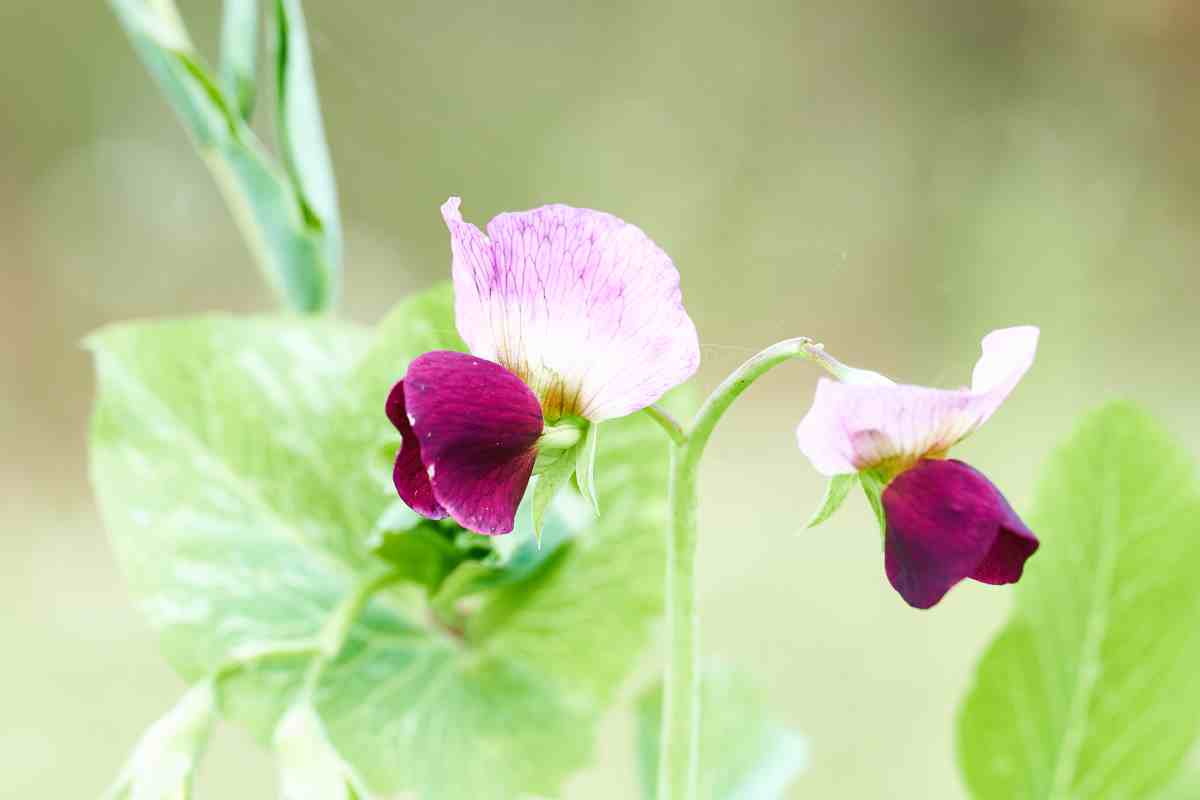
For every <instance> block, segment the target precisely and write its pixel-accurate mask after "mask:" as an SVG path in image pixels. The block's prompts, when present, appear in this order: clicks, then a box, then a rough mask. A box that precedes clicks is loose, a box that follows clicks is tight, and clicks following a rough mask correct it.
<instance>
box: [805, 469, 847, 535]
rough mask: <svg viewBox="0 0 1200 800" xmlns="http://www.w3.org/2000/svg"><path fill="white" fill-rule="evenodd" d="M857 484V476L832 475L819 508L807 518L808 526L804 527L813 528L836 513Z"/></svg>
mask: <svg viewBox="0 0 1200 800" xmlns="http://www.w3.org/2000/svg"><path fill="white" fill-rule="evenodd" d="M857 482H858V476H857V475H855V474H849V475H834V476H833V477H832V478H830V479H829V484H828V485H827V486H826V487H825V497H824V498H822V500H821V507H820V508H818V509H817V511H816V513H815V514H813V515H812V517H810V518H809V520H808V525H806V526H805V527H808V528H815V527H817V526H818V525H820V524H821V523H822V522H824V521H825V520H827V519H829V518H830V517H832V516H833V515H834V514H835V513H837V510H838V509H839V508H841V507H842V503H844V502H846V495H848V494H850V490H851V489H852V488H854V484H855V483H857Z"/></svg>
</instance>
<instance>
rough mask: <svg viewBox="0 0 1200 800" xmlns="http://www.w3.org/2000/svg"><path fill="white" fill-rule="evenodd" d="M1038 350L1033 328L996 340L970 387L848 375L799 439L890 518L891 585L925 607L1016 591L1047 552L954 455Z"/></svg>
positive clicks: (832, 384)
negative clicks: (962, 585)
mask: <svg viewBox="0 0 1200 800" xmlns="http://www.w3.org/2000/svg"><path fill="white" fill-rule="evenodd" d="M1037 340H1038V329H1037V328H1034V327H1028V326H1026V327H1017V328H1006V329H1003V330H998V331H993V332H992V333H990V334H988V335H987V336H986V337H984V339H983V355H982V356H981V357H980V359H979V361H978V363H976V365H975V371H974V373H973V374H972V378H971V387H970V388H969V389H956V390H943V389H931V388H926V387H923V386H905V385H898V384H895V383H893V382H892V381H890V380H888V379H887V378H884V377H883V376H881V375H878V374H877V373H872V372H866V371H863V370H849V369H848V370H846V372H845V373H844V375H843V376H842V377H843V381H833V380H829V379H827V378H822V379H821V381H820V382H819V383H818V385H817V392H816V397H815V399H814V400H813V405H812V408H811V409H810V410H809V412H808V414H807V415H806V416H805V417H804V419H803V420H802V421H801V423H800V426H799V428H798V429H797V431H796V433H797V438H798V440H799V443H800V449H801V451H803V452H804V454H805V455H806V456H808V459H809V460H810V461H811V462H812V464H813V466H814V467H816V469H817V470H818V471H819V472H821V473H823V474H825V475H829V476H832V477H834V479H835V481H837V480H839V476H854V475H857V476H858V477H859V478H860V479H861V480H862V483H863V487H864V488H865V489H866V490H867V493H868V497H871V498H872V501H873V503H876V510H877V511H881V512H882V517H883V520H882V522H883V526H884V568H885V571H886V572H887V577H888V580H889V581H890V582H891V584H892V586H893V587H895V589H896V591H897V592H899V593H900V596H901V597H903V598H904V600H905V601H906V602H907V603H908V604H909V605H911V606H913V607H914V608H929V607H931V606H933V605H935V604H936V603H937V602H938V601H939V600H941V599H942V597H944V596H945V594H946V592H948V591H949V590H950V588H951V587H953V586H954V585H955V584H957V583H958V582H959V581H961V580H963V579H964V578H971V579H973V580H976V581H981V582H983V583H990V584H1004V583H1015V582H1016V581H1017V580H1019V579H1020V577H1021V572H1022V570H1023V568H1024V565H1025V561H1026V559H1028V558H1029V557H1030V556H1031V555H1033V553H1034V551H1035V550H1037V548H1038V540H1037V537H1036V536H1034V534H1033V532H1032V531H1030V530H1029V528H1028V527H1027V526H1026V525H1025V523H1024V522H1022V521H1021V519H1020V517H1018V516H1017V514H1016V512H1014V511H1013V510H1012V508H1011V507H1010V506H1009V504H1008V501H1007V500H1005V498H1004V495H1002V494H1001V493H1000V490H999V489H997V488H996V487H995V486H994V485H993V484H992V482H991V481H989V480H988V479H987V478H986V477H984V476H983V474H982V473H980V472H979V471H978V470H976V469H975V468H974V467H971V466H969V465H967V464H964V463H963V462H962V461H957V460H954V459H948V458H947V457H946V454H947V451H948V450H949V449H950V448H951V447H952V446H953V445H955V444H957V443H958V442H960V441H962V440H963V439H965V438H966V437H967V436H969V435H970V434H971V433H973V432H974V431H975V430H977V429H978V428H979V427H980V426H981V425H983V423H984V422H986V421H987V420H988V418H990V417H991V416H992V414H993V413H995V411H996V409H998V408H999V407H1000V405H1001V404H1002V403H1003V402H1004V400H1005V398H1007V397H1008V395H1009V394H1010V393H1011V392H1012V390H1013V389H1014V388H1015V387H1016V385H1017V383H1018V382H1019V381H1020V380H1021V378H1022V376H1024V374H1025V372H1026V371H1027V370H1028V369H1029V367H1030V366H1031V365H1032V364H1033V358H1034V353H1035V352H1036V350H1037ZM831 485H835V484H831ZM881 487H882V493H881V494H880V488H881ZM844 491H845V490H843V493H842V496H843V497H844Z"/></svg>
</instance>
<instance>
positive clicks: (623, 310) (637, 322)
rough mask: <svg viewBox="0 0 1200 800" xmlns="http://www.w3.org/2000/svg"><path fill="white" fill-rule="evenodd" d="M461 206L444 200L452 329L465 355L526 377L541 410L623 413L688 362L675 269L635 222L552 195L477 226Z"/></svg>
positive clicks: (687, 323) (692, 336)
mask: <svg viewBox="0 0 1200 800" xmlns="http://www.w3.org/2000/svg"><path fill="white" fill-rule="evenodd" d="M458 206H459V199H458V198H457V197H452V198H450V199H449V200H447V201H446V203H445V205H443V206H442V216H443V218H444V219H445V220H446V225H447V226H448V227H449V229H450V243H451V249H452V251H453V254H454V298H455V316H456V318H457V322H458V331H459V333H460V334H461V335H462V337H463V339H464V340H465V341H466V342H467V344H468V345H470V347H471V352H472V353H474V354H475V355H478V356H481V357H483V358H487V359H491V360H494V361H497V362H499V363H500V364H503V365H504V366H505V367H507V368H508V369H510V370H512V371H513V372H514V373H516V374H517V375H519V376H520V377H521V378H522V379H524V380H525V382H526V383H527V384H528V385H529V386H530V387H531V388H532V389H533V391H534V393H535V394H536V395H537V396H538V398H539V399H540V400H541V403H542V408H543V411H544V413H545V415H546V417H547V418H548V419H556V418H558V417H559V416H562V415H564V414H577V415H579V416H582V417H585V418H587V419H590V420H592V421H594V422H598V421H600V420H604V419H609V418H612V417H620V416H624V415H626V414H630V413H632V412H634V411H637V410H639V409H641V408H645V407H646V406H648V405H650V404H651V403H653V402H654V401H656V400H658V399H659V398H660V397H661V396H662V395H663V394H664V393H665V392H666V391H667V390H669V389H671V388H673V387H675V386H677V385H679V384H680V383H683V382H684V381H685V380H687V379H688V378H689V377H691V375H692V373H694V372H695V371H696V367H697V365H698V364H699V363H700V344H699V340H698V339H697V338H696V328H695V326H693V325H692V321H691V319H689V318H688V315H687V312H686V311H685V310H684V308H683V301H682V298H681V295H680V291H679V273H678V272H677V271H676V269H675V265H674V264H672V263H671V259H670V258H669V257H668V256H667V254H666V253H664V252H663V251H662V250H661V249H659V247H658V246H657V245H655V244H654V242H652V241H651V240H650V239H649V238H647V236H646V235H645V234H644V233H642V231H641V230H639V229H638V228H636V227H635V226H633V225H630V224H628V223H626V222H624V221H622V220H620V219H618V218H616V217H614V216H612V215H610V214H604V213H601V212H599V211H590V210H587V209H580V208H571V207H570V206H563V205H552V206H543V207H541V208H537V209H534V210H532V211H524V212H519V213H511V214H501V215H499V216H498V217H496V218H495V219H493V220H492V221H491V222H490V223H488V226H487V231H488V235H487V236H484V235H483V233H481V232H480V231H479V229H478V228H476V227H475V226H474V225H471V224H469V223H466V222H464V221H463V219H462V215H461V214H460V213H459V211H458Z"/></svg>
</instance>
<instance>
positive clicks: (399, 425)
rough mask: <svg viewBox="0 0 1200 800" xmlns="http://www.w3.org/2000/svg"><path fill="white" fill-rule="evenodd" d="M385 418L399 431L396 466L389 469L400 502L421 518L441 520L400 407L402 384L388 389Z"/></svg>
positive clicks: (442, 511) (442, 512) (418, 445)
mask: <svg viewBox="0 0 1200 800" xmlns="http://www.w3.org/2000/svg"><path fill="white" fill-rule="evenodd" d="M387 416H388V419H390V420H391V421H392V424H393V425H395V426H396V430H398V431H400V438H401V442H400V452H399V453H397V454H396V465H395V466H394V467H392V483H394V484H396V491H397V492H398V493H399V494H400V499H401V500H403V501H404V502H405V503H407V504H408V507H409V508H411V509H412V510H413V511H415V512H417V513H418V514H420V515H421V516H423V517H429V518H430V519H442V518H443V517H445V516H446V509H444V508H442V506H441V504H440V503H438V501H437V500H436V499H435V498H434V496H433V485H432V484H430V482H429V475H428V474H427V473H426V472H425V465H424V464H423V463H422V462H421V443H420V441H418V440H417V436H416V434H415V433H413V429H412V425H410V424H409V422H408V412H407V410H406V409H405V407H404V381H400V382H399V383H397V384H396V385H395V386H393V387H392V391H391V392H390V393H389V394H388V399H387Z"/></svg>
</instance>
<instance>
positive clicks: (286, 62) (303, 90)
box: [274, 0, 342, 280]
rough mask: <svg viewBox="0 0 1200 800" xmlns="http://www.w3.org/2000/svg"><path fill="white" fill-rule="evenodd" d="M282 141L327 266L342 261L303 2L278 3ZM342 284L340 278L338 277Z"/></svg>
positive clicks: (334, 192)
mask: <svg viewBox="0 0 1200 800" xmlns="http://www.w3.org/2000/svg"><path fill="white" fill-rule="evenodd" d="M274 41H275V94H276V107H275V111H276V127H277V130H276V137H277V138H278V140H279V149H280V151H281V154H282V156H283V162H284V165H285V166H286V167H287V172H288V175H289V176H290V177H291V180H292V184H293V186H294V187H295V189H296V193H297V194H298V195H299V196H300V197H301V198H303V201H304V203H305V205H306V208H307V209H310V210H311V213H312V214H313V215H314V216H315V217H316V220H317V221H318V223H319V225H320V229H321V232H322V234H323V235H322V239H321V241H322V244H323V246H324V254H325V260H326V263H328V264H331V265H339V264H341V260H342V229H341V228H342V223H341V218H340V215H339V212H338V193H337V182H336V180H335V179H334V175H333V162H332V160H331V159H330V157H329V145H328V143H327V142H326V139H325V123H324V122H323V120H322V118H321V103H320V99H319V97H318V95H317V78H316V74H315V72H314V70H313V62H312V48H311V47H310V45H309V41H308V29H307V26H306V24H305V21H304V12H303V10H302V8H301V4H300V0H275V40H274ZM334 279H335V280H336V275H335V276H334Z"/></svg>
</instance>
